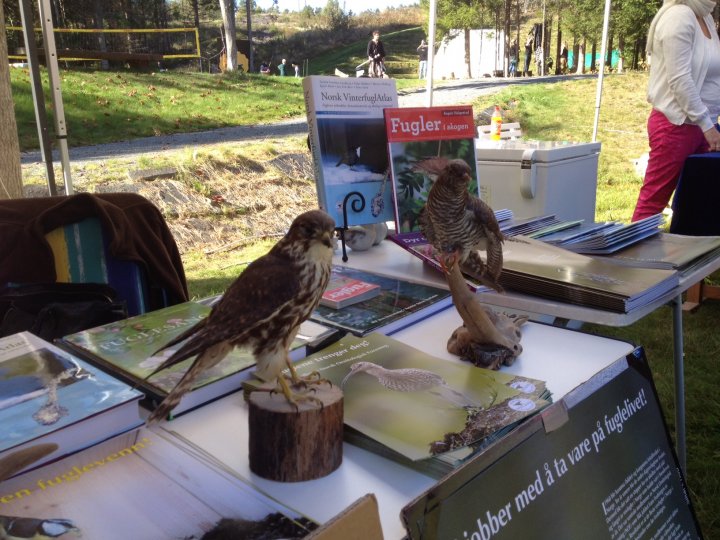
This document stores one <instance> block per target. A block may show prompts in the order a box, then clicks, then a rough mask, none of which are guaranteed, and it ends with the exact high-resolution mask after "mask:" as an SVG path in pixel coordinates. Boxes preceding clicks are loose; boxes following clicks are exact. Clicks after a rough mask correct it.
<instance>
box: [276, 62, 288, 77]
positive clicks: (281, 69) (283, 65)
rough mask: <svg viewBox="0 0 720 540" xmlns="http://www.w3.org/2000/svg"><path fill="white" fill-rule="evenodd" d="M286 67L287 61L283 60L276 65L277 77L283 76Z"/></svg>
mask: <svg viewBox="0 0 720 540" xmlns="http://www.w3.org/2000/svg"><path fill="white" fill-rule="evenodd" d="M286 67H287V60H286V59H285V58H283V59H282V62H280V63H279V64H278V75H280V76H281V77H284V76H285V68H286Z"/></svg>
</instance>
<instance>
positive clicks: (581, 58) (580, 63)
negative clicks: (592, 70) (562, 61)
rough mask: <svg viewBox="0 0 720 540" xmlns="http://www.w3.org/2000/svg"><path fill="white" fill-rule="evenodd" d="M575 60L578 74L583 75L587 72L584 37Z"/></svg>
mask: <svg viewBox="0 0 720 540" xmlns="http://www.w3.org/2000/svg"><path fill="white" fill-rule="evenodd" d="M575 62H576V63H577V71H576V72H575V73H577V74H578V75H581V74H583V73H585V40H584V39H583V40H582V41H581V42H580V43H579V44H578V53H577V56H576V57H575Z"/></svg>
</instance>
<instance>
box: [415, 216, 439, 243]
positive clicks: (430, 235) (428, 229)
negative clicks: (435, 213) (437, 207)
mask: <svg viewBox="0 0 720 540" xmlns="http://www.w3.org/2000/svg"><path fill="white" fill-rule="evenodd" d="M418 224H419V225H420V231H422V233H423V234H424V235H425V238H427V241H428V242H430V244H431V245H433V246H434V245H435V242H436V236H435V228H434V227H433V222H432V220H431V219H430V212H428V211H427V206H423V207H422V208H421V209H420V212H419V213H418Z"/></svg>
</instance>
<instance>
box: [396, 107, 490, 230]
mask: <svg viewBox="0 0 720 540" xmlns="http://www.w3.org/2000/svg"><path fill="white" fill-rule="evenodd" d="M384 114H385V128H386V130H387V139H388V151H389V154H390V168H391V174H392V179H393V182H392V184H393V200H394V202H395V205H394V206H395V208H394V213H395V232H396V233H397V234H400V233H407V232H413V231H419V230H420V224H419V222H418V216H419V214H420V210H421V209H422V208H423V207H424V206H425V202H426V201H427V196H428V193H429V192H430V188H431V187H432V185H433V183H434V178H433V176H432V175H430V174H428V173H427V171H425V170H423V168H422V167H421V164H422V162H423V161H426V160H430V159H434V158H444V159H448V160H450V159H462V160H463V161H465V162H466V163H467V164H468V166H469V167H470V170H471V176H472V178H473V180H472V182H470V186H469V188H468V190H469V192H470V193H472V194H473V195H475V196H476V197H479V194H480V192H479V187H478V186H479V184H478V172H477V160H476V158H475V136H476V132H475V119H474V116H473V109H472V106H471V105H448V106H440V107H401V108H390V107H389V108H386V109H385V111H384Z"/></svg>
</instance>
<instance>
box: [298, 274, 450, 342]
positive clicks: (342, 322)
mask: <svg viewBox="0 0 720 540" xmlns="http://www.w3.org/2000/svg"><path fill="white" fill-rule="evenodd" d="M332 272H333V274H334V275H336V276H343V277H346V278H348V279H356V280H359V281H363V282H365V283H370V284H373V285H378V286H379V287H380V292H379V294H378V295H377V296H375V297H374V298H371V299H369V300H363V301H362V302H358V303H356V304H352V305H349V306H346V307H344V308H342V309H333V308H329V307H326V306H323V305H320V306H318V307H317V309H315V311H313V313H312V315H310V319H311V320H313V321H315V322H318V323H320V324H323V325H325V326H330V327H333V328H337V329H339V330H343V331H345V332H351V333H353V334H355V335H359V336H362V335H365V334H369V333H370V332H381V333H383V334H392V333H393V332H397V331H398V330H401V329H402V328H405V327H406V326H409V325H411V324H414V323H416V322H417V321H420V320H422V319H425V318H426V317H429V316H430V315H432V314H434V313H437V312H438V311H441V310H443V309H445V308H447V307H448V306H450V305H452V297H451V296H450V291H447V290H445V289H441V288H439V287H433V286H431V285H423V284H420V283H413V282H411V281H407V280H404V279H399V278H394V277H388V276H383V275H380V274H375V273H372V272H368V271H365V270H357V269H355V268H348V267H345V266H339V265H335V266H333V270H332Z"/></svg>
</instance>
